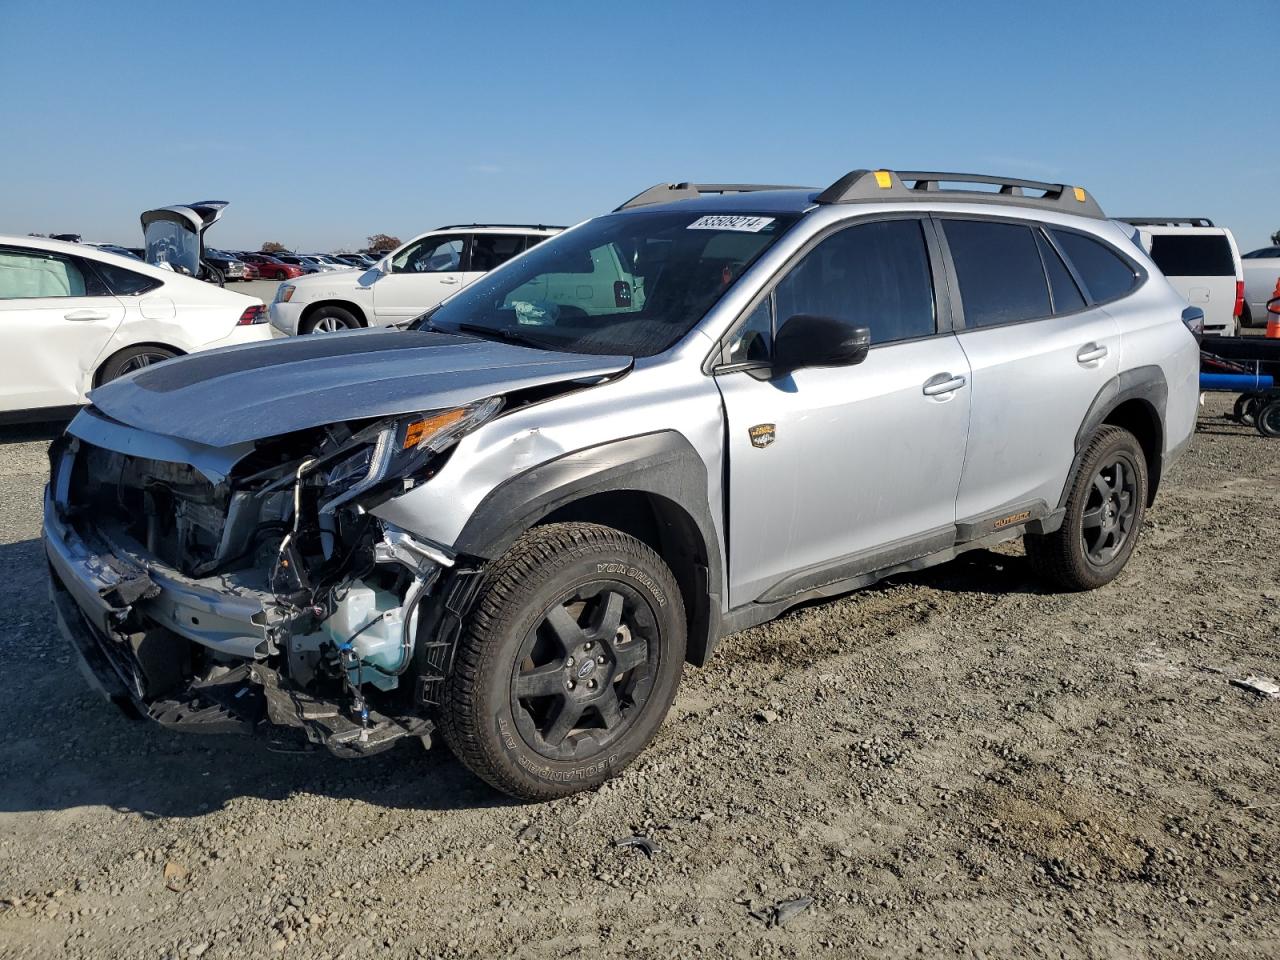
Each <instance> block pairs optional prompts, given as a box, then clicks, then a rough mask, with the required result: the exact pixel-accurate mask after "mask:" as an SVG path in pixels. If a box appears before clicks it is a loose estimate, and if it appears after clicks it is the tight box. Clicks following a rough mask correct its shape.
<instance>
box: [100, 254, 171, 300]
mask: <svg viewBox="0 0 1280 960" xmlns="http://www.w3.org/2000/svg"><path fill="white" fill-rule="evenodd" d="M93 266H94V268H95V269H96V270H97V271H98V273H100V274H101V275H102V279H103V280H105V281H106V282H107V286H108V287H110V288H111V292H112V293H114V294H115V295H116V296H118V297H132V296H137V295H138V294H140V293H146V292H147V291H148V290H154V289H155V288H156V287H158V286H160V281H159V280H157V279H155V278H154V277H145V276H143V275H142V274H140V273H134V272H133V271H132V270H126V269H125V268H124V267H117V266H116V265H115V264H114V263H104V262H103V261H101V260H95V261H94V262H93Z"/></svg>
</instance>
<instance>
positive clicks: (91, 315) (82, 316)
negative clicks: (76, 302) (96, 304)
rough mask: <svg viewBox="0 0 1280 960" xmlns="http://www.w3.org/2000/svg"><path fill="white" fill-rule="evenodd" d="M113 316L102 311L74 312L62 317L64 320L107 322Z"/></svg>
mask: <svg viewBox="0 0 1280 960" xmlns="http://www.w3.org/2000/svg"><path fill="white" fill-rule="evenodd" d="M110 316H111V315H110V314H108V313H103V312H102V311H101V310H72V311H71V312H70V313H64V314H63V315H62V319H63V320H106V319H108V318H109V317H110Z"/></svg>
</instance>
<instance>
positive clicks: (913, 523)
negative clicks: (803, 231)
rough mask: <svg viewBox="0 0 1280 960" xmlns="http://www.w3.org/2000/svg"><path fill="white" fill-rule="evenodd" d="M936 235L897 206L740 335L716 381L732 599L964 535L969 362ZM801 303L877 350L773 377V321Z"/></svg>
mask: <svg viewBox="0 0 1280 960" xmlns="http://www.w3.org/2000/svg"><path fill="white" fill-rule="evenodd" d="M931 233H932V231H931V229H930V227H929V225H928V224H927V222H925V221H923V220H922V219H920V218H917V217H896V218H890V219H885V220H879V221H874V222H865V221H863V222H860V223H858V224H856V225H853V226H849V227H845V228H843V229H841V230H839V231H838V232H836V233H833V234H831V235H829V236H827V237H825V238H824V239H822V240H820V241H819V242H817V243H816V245H814V246H813V247H812V248H811V249H810V250H808V251H807V252H806V253H804V254H803V256H802V257H801V258H800V259H799V261H798V262H797V263H796V264H795V266H794V267H792V268H791V269H790V270H789V271H788V272H787V274H786V275H785V276H784V277H783V278H782V279H781V280H780V281H779V282H778V284H777V286H776V287H775V288H774V289H773V290H772V291H771V292H770V293H768V294H766V295H765V296H764V298H763V300H762V301H761V302H760V303H759V304H758V305H757V306H756V307H754V308H753V309H752V310H751V311H750V313H749V314H748V315H747V316H746V317H745V318H744V319H743V320H742V321H741V323H740V324H739V326H738V328H737V329H736V330H735V331H734V332H733V333H732V334H731V335H730V337H729V339H728V342H727V344H726V350H725V354H724V355H722V358H721V359H722V361H723V363H722V364H721V365H720V366H719V367H717V375H716V383H717V385H718V386H719V388H720V392H721V395H722V397H723V399H724V406H725V413H726V417H727V421H728V449H727V452H728V458H729V477H728V496H729V571H730V574H729V575H730V590H729V597H730V603H731V604H732V605H733V606H740V605H741V604H744V603H749V602H752V601H755V600H763V601H769V600H774V599H780V598H782V597H786V596H794V595H795V594H797V593H799V592H802V591H804V590H807V589H811V588H814V587H820V586H823V585H825V584H828V583H833V582H836V581H838V580H842V579H847V578H849V577H852V576H857V575H858V574H860V573H865V572H868V571H870V570H873V569H878V568H881V567H884V566H889V565H892V564H894V563H899V562H902V561H903V560H907V559H911V558H913V557H917V556H921V555H923V554H926V553H929V552H932V551H933V550H936V549H939V548H941V547H945V546H949V545H950V544H952V543H953V542H954V535H955V498H956V489H957V486H958V484H959V482H960V471H961V466H962V464H963V462H964V449H965V436H966V432H967V430H968V425H969V390H968V389H967V383H968V375H969V368H968V364H967V363H966V361H965V357H964V352H963V351H962V350H961V349H960V347H959V344H958V343H957V341H956V338H955V336H954V335H952V334H951V333H950V332H948V331H947V330H946V327H945V324H940V323H939V320H938V310H937V306H936V304H937V298H936V297H935V294H934V290H935V287H937V288H941V283H940V282H939V281H940V279H941V276H942V275H941V273H940V272H939V271H940V267H938V268H937V269H935V265H936V263H937V260H936V257H933V256H931V255H930V252H929V251H930V246H931V241H930V237H931ZM933 249H934V251H935V252H936V249H937V248H936V245H933ZM797 314H820V315H827V316H838V317H841V318H842V319H846V320H849V321H851V322H854V323H856V324H858V325H861V326H866V327H869V328H870V330H871V340H872V347H871V350H870V352H869V353H868V355H867V358H866V360H864V361H863V362H862V363H861V364H858V365H856V366H847V367H814V368H809V369H803V370H797V371H795V372H794V373H791V374H789V375H785V376H777V377H775V376H772V375H771V373H770V372H769V370H768V365H767V364H768V357H769V355H770V351H771V349H772V340H773V332H774V330H775V329H777V328H779V327H781V326H782V325H784V324H785V323H786V321H787V319H788V318H790V317H792V316H795V315H797ZM775 315H776V322H775Z"/></svg>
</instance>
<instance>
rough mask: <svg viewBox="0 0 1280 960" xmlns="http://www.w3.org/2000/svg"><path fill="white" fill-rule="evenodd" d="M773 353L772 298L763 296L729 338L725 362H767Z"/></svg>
mask: <svg viewBox="0 0 1280 960" xmlns="http://www.w3.org/2000/svg"><path fill="white" fill-rule="evenodd" d="M772 354H773V298H772V297H765V298H764V300H762V301H761V302H760V305H759V306H758V307H756V308H755V309H754V310H752V311H751V313H750V315H748V317H747V319H746V320H745V321H743V323H742V325H741V326H740V327H738V328H737V329H736V330H734V332H733V336H732V337H730V338H729V348H728V349H727V350H726V351H725V360H724V362H725V363H768V362H769V357H770V356H771V355H772Z"/></svg>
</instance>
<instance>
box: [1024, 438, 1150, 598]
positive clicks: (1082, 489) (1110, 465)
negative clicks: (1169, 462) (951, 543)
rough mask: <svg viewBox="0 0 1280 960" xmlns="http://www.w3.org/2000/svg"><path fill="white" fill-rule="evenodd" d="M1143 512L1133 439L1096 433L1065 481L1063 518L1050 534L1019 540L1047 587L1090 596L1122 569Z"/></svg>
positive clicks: (1142, 462) (1142, 470) (1143, 482)
mask: <svg viewBox="0 0 1280 960" xmlns="http://www.w3.org/2000/svg"><path fill="white" fill-rule="evenodd" d="M1146 507H1147V461H1146V457H1145V456H1144V455H1143V452H1142V447H1141V445H1139V443H1138V440H1137V438H1136V437H1135V436H1134V435H1133V434H1131V433H1130V432H1129V431H1128V430H1123V429H1121V428H1120V427H1113V426H1103V427H1099V428H1098V431H1097V433H1095V434H1094V435H1093V438H1092V439H1091V440H1090V441H1089V444H1088V446H1087V447H1085V450H1084V453H1083V455H1082V456H1081V458H1080V460H1079V467H1078V468H1077V470H1076V474H1075V476H1074V478H1073V479H1072V481H1071V492H1070V494H1069V495H1068V497H1067V512H1066V516H1064V517H1063V520H1062V526H1061V527H1059V528H1058V529H1057V530H1056V531H1054V532H1053V533H1046V534H1028V535H1027V536H1026V537H1024V538H1023V541H1024V543H1025V544H1026V548H1027V557H1028V558H1029V559H1030V560H1031V564H1032V566H1033V567H1034V568H1035V571H1036V573H1037V574H1038V575H1039V576H1040V577H1041V579H1043V580H1044V581H1045V582H1046V583H1047V584H1049V585H1050V586H1052V587H1056V588H1058V589H1060V590H1072V591H1075V590H1094V589H1096V588H1098V587H1100V586H1102V585H1103V584H1106V583H1110V582H1111V581H1112V580H1114V579H1115V578H1116V576H1118V575H1119V573H1120V571H1121V570H1122V569H1124V565H1125V564H1126V563H1127V562H1128V561H1129V557H1130V555H1131V554H1132V553H1133V549H1134V547H1135V545H1136V544H1137V542H1138V534H1139V532H1140V531H1141V529H1142V518H1143V516H1144V515H1145V514H1146Z"/></svg>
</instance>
